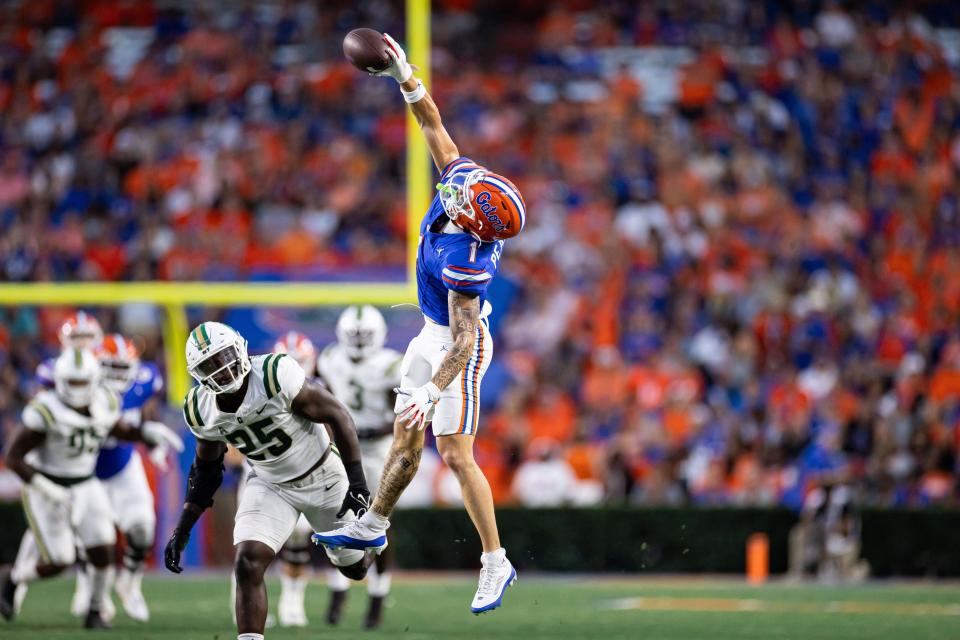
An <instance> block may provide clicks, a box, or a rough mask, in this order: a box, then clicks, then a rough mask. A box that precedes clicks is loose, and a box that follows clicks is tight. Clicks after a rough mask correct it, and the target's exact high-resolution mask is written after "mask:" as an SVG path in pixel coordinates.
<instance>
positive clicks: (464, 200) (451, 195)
mask: <svg viewBox="0 0 960 640" xmlns="http://www.w3.org/2000/svg"><path fill="white" fill-rule="evenodd" d="M485 175H487V172H486V171H484V170H483V169H474V170H473V171H471V172H470V173H458V174H456V175H454V176H452V177H451V178H450V179H449V180H448V181H447V183H446V184H443V183H439V184H437V191H438V192H439V194H440V204H441V205H442V206H443V211H444V213H446V214H447V217H448V218H450V221H451V222H453V223H454V224H455V225H457V226H458V227H460V228H461V229H463V230H464V231H466V232H467V233H469V234H470V235H472V236H473V237H474V238H476V239H477V240H480V241H481V242H482V238H480V236H479V235H478V233H477V231H478V230H480V229H482V228H483V221H482V220H481V219H480V217H479V216H477V212H476V210H475V209H474V208H473V185H475V184H477V183H479V182H480V181H481V180H483V178H484V176H485ZM461 216H462V217H465V218H467V219H468V220H469V221H470V224H464V223H463V222H462V221H461V220H460V218H461ZM474 228H475V229H476V230H475V229H474Z"/></svg>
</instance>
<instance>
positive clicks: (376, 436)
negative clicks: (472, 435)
mask: <svg viewBox="0 0 960 640" xmlns="http://www.w3.org/2000/svg"><path fill="white" fill-rule="evenodd" d="M386 339H387V323H386V322H385V321H384V319H383V316H382V315H381V314H380V312H379V311H377V309H376V308H375V307H372V306H370V305H364V306H353V307H348V308H347V309H346V310H344V312H343V313H342V314H341V315H340V319H339V320H338V321H337V342H336V343H335V344H332V345H330V346H328V347H327V348H326V349H324V350H323V352H321V354H320V357H319V358H318V359H317V373H318V375H319V377H320V379H321V380H323V382H324V384H326V385H327V387H328V388H329V389H330V390H331V391H333V395H335V396H336V397H337V399H338V400H340V401H341V402H343V403H344V404H345V405H347V408H348V409H350V413H351V414H352V415H353V421H354V423H356V425H357V437H358V438H359V439H360V452H361V454H362V458H363V471H364V475H366V477H367V482H369V483H370V486H377V485H378V484H379V483H380V472H381V471H382V470H383V465H384V463H385V462H386V459H387V454H388V453H389V452H390V444H391V442H393V405H394V402H395V400H396V392H395V391H394V389H395V388H396V387H397V385H399V384H400V362H401V360H402V356H401V354H400V353H399V352H397V351H395V350H393V349H389V348H387V347H384V342H386ZM391 560H392V557H391V556H390V551H389V548H388V549H386V550H384V551H383V552H382V553H381V554H379V555H378V556H377V560H376V563H375V565H374V566H373V567H371V568H370V570H369V571H368V572H367V593H368V595H369V596H370V605H369V607H368V608H367V615H366V618H365V619H364V626H365V627H366V628H367V629H375V628H376V627H378V626H380V623H381V621H382V619H383V603H384V598H386V597H387V595H388V594H389V593H390V573H389V568H390V565H391ZM347 586H348V585H345V584H331V588H332V589H333V593H332V594H331V596H332V597H331V601H330V610H329V612H328V615H327V621H328V622H330V623H331V624H336V622H337V621H338V620H339V619H340V613H341V610H342V608H343V603H344V601H345V599H346V594H347Z"/></svg>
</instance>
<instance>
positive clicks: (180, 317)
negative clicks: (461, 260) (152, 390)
mask: <svg viewBox="0 0 960 640" xmlns="http://www.w3.org/2000/svg"><path fill="white" fill-rule="evenodd" d="M406 23H407V33H406V36H407V47H406V48H407V52H408V54H409V57H410V60H412V61H414V62H415V63H416V64H417V65H418V66H419V71H418V75H419V77H420V78H421V79H422V80H423V82H424V84H425V85H427V86H429V80H430V0H407V2H406ZM405 162H406V171H407V198H406V205H407V274H406V275H407V279H406V281H405V282H388V283H373V282H360V283H352V282H335V283H309V282H256V283H245V282H76V283H73V282H69V283H54V282H36V283H33V282H25V283H0V306H16V305H94V306H96V305H104V306H115V305H121V304H125V303H131V302H140V303H150V304H154V305H156V306H158V307H160V308H162V309H163V311H164V313H163V318H164V321H163V337H164V340H163V342H164V351H165V353H164V358H165V360H166V364H167V367H166V368H167V381H168V382H167V399H168V401H169V402H170V403H171V404H179V403H180V402H182V401H183V396H184V395H185V394H186V392H187V389H188V388H189V385H190V378H189V375H188V374H187V369H186V359H185V354H184V345H185V344H186V341H187V334H188V332H189V329H190V327H189V326H187V313H186V309H187V307H190V306H217V307H309V306H345V305H351V304H373V305H379V306H386V305H392V304H401V303H405V302H415V301H416V273H415V269H416V255H417V243H418V241H419V235H420V226H419V225H420V217H421V215H422V214H423V212H424V211H425V210H426V208H427V207H428V206H429V204H430V199H431V197H432V189H431V169H430V157H429V153H428V151H427V147H426V144H425V143H424V140H423V136H421V135H420V133H419V128H418V126H417V123H416V120H414V118H413V116H412V115H411V114H410V113H409V112H408V113H407V153H406V159H405Z"/></svg>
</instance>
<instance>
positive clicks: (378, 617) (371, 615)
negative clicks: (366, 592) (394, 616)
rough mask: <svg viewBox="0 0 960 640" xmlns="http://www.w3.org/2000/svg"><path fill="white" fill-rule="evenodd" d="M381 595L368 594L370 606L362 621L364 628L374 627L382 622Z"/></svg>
mask: <svg viewBox="0 0 960 640" xmlns="http://www.w3.org/2000/svg"><path fill="white" fill-rule="evenodd" d="M383 600H384V598H383V596H370V608H369V609H367V617H366V619H364V621H363V628H364V629H376V628H377V627H379V626H380V623H381V622H383Z"/></svg>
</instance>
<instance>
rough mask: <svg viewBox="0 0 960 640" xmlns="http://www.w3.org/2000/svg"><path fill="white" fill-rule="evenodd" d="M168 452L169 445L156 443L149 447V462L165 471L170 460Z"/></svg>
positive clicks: (168, 468)
mask: <svg viewBox="0 0 960 640" xmlns="http://www.w3.org/2000/svg"><path fill="white" fill-rule="evenodd" d="M169 453H170V447H168V446H167V445H165V444H158V445H157V446H155V447H153V448H152V449H150V454H149V455H150V462H152V463H153V466H155V467H156V468H157V469H159V470H160V471H163V472H164V473H166V472H167V471H169V470H170V461H169V460H168V459H167V455H168V454H169Z"/></svg>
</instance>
